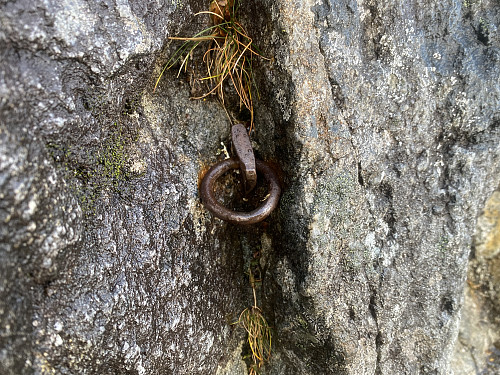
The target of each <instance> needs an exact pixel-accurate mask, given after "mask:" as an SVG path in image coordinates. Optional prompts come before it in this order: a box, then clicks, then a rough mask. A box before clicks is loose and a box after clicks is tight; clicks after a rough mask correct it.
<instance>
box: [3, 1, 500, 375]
mask: <svg viewBox="0 0 500 375" xmlns="http://www.w3.org/2000/svg"><path fill="white" fill-rule="evenodd" d="M206 8H207V4H206V3H205V2H202V1H195V0H189V1H184V0H183V1H165V2H163V1H156V2H143V1H136V0H129V1H107V0H105V1H101V2H91V1H85V0H76V1H51V0H45V1H42V2H39V3H31V2H28V1H25V0H17V1H10V2H7V1H1V2H0V22H1V29H0V51H1V62H0V67H1V68H0V198H1V200H0V222H1V223H2V225H1V227H0V256H1V260H2V261H1V262H0V274H1V283H0V372H1V373H2V374H4V373H5V374H31V373H36V374H51V373H54V374H55V373H57V374H193V375H195V374H216V373H217V374H219V375H222V374H227V375H230V374H231V375H240V374H241V375H242V374H245V372H246V371H247V370H246V365H245V362H244V361H243V360H242V355H244V354H246V353H247V352H248V348H247V347H246V346H245V344H244V335H243V333H242V332H240V330H238V329H237V328H236V327H235V326H234V325H231V324H230V323H231V322H234V321H235V320H236V319H237V316H238V314H239V312H241V311H242V310H243V309H244V308H245V307H247V306H248V305H249V304H250V303H251V302H252V297H251V290H250V289H249V287H248V282H247V277H246V275H245V269H246V267H247V266H248V262H249V259H250V258H251V256H252V254H254V253H257V252H258V253H260V254H261V258H260V262H261V266H262V271H263V280H262V287H261V288H260V289H259V294H260V295H259V300H260V303H261V304H262V307H263V311H264V314H265V315H266V317H267V318H268V320H269V322H270V324H271V325H272V326H273V327H274V345H273V357H272V359H271V361H270V362H269V363H267V364H266V366H265V368H264V373H266V374H298V375H306V374H308V375H309V374H315V375H318V374H335V373H339V374H374V373H375V374H434V373H436V374H446V373H448V372H449V367H450V366H449V363H450V358H451V355H452V352H453V348H454V344H455V340H456V338H457V334H458V324H459V320H460V310H461V306H462V303H463V296H462V294H463V287H464V283H465V277H466V272H467V264H468V257H469V253H470V249H471V246H472V243H473V242H472V237H473V235H474V229H475V226H476V221H477V217H478V216H479V214H480V211H481V209H482V208H483V207H484V203H485V201H486V199H487V198H488V197H490V196H491V194H492V192H493V191H494V190H495V189H496V188H497V187H498V186H499V184H500V177H499V176H500V160H499V157H500V126H499V125H500V84H499V82H498V77H499V75H500V63H499V57H500V50H499V47H500V40H499V37H498V32H497V29H498V27H499V24H500V14H499V8H498V4H496V3H495V2H494V1H493V0H489V1H488V0H482V1H479V0H478V1H458V0H455V1H451V0H450V1H439V2H438V1H423V0H410V1H407V2H404V4H403V3H401V2H399V1H394V0H391V1H385V2H379V1H374V0H373V1H372V0H368V1H358V2H352V1H347V0H341V1H335V2H334V1H331V0H323V1H321V0H320V1H312V0H298V1H288V0H256V1H244V2H242V5H241V8H240V14H241V22H242V23H243V24H245V25H246V26H247V27H248V30H249V32H250V34H251V35H252V36H253V37H254V39H255V43H256V44H257V45H258V46H259V47H260V49H261V50H262V54H263V55H264V56H268V57H272V59H271V62H266V61H264V60H262V61H258V62H257V65H256V67H255V78H256V81H257V85H258V87H259V91H260V100H259V101H258V102H257V103H256V108H255V114H256V132H255V134H254V135H253V138H254V140H255V143H256V150H257V151H256V152H257V155H258V156H259V157H260V158H262V159H264V160H272V161H273V162H274V163H275V164H276V165H279V168H280V169H281V170H282V175H283V183H284V194H283V196H282V198H281V202H280V206H279V208H278V210H277V211H276V212H275V213H273V215H272V216H271V217H270V218H268V219H267V220H266V222H265V223H263V224H261V225H256V226H252V227H243V228H240V227H236V226H233V225H231V224H228V223H224V222H221V221H220V220H218V219H214V218H213V217H212V216H211V215H210V214H209V213H207V212H206V211H205V210H204V209H203V207H202V206H201V204H200V201H199V197H198V180H199V175H200V173H201V172H202V171H204V170H206V168H207V167H208V166H209V165H210V164H212V163H213V162H215V161H216V160H218V158H220V157H221V156H217V154H218V153H220V148H221V144H220V143H221V142H223V143H224V144H225V145H226V146H229V122H228V120H227V117H226V114H225V111H224V110H223V108H222V107H221V106H220V105H219V104H218V103H217V102H216V101H215V100H206V101H192V100H190V99H189V97H190V94H191V92H193V91H194V90H196V87H195V83H193V82H195V81H194V79H195V78H196V76H197V74H198V73H197V69H198V66H197V65H196V64H193V65H190V66H189V69H188V72H187V73H182V74H181V75H180V79H179V78H177V77H176V73H175V72H171V71H167V72H166V75H165V76H164V77H163V79H162V81H161V82H160V85H159V87H158V89H157V90H156V91H155V92H153V87H154V83H155V80H156V78H157V77H158V75H159V72H160V69H161V67H162V65H163V64H164V63H165V61H167V60H168V56H169V55H171V54H172V53H173V51H174V50H175V48H177V47H178V44H175V43H172V42H169V41H168V39H167V38H168V37H169V36H175V35H187V36H189V35H193V34H194V33H196V32H198V31H199V30H201V29H202V28H203V27H206V25H207V20H206V19H205V18H204V17H203V16H196V17H195V16H194V14H195V13H197V12H199V11H202V10H205V9H206ZM195 57H196V56H195ZM228 148H229V147H228ZM229 187H231V186H229ZM229 190H231V189H229Z"/></svg>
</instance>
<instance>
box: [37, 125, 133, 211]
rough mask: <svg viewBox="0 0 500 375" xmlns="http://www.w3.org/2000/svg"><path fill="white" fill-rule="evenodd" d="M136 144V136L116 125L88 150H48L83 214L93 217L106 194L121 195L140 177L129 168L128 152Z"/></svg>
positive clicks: (52, 147) (55, 146)
mask: <svg viewBox="0 0 500 375" xmlns="http://www.w3.org/2000/svg"><path fill="white" fill-rule="evenodd" d="M136 141H137V135H136V134H135V133H133V132H132V133H131V132H128V133H126V132H125V131H124V129H123V127H122V126H121V125H119V124H118V123H114V124H113V125H112V126H111V127H110V128H109V132H108V137H107V138H105V139H104V140H103V141H101V142H100V143H98V144H97V145H95V146H93V147H91V148H89V149H85V148H83V147H82V146H79V145H71V146H66V145H60V144H56V143H49V144H47V150H48V152H49V154H50V155H51V156H52V158H53V160H54V161H55V162H56V165H58V166H59V167H60V168H61V170H62V171H63V173H64V174H65V178H66V181H67V182H68V184H69V186H70V189H71V190H72V191H73V193H74V194H75V196H76V197H77V199H78V201H79V203H80V206H81V208H82V210H83V211H84V212H85V213H87V214H92V213H94V212H95V207H96V202H97V200H98V199H99V198H100V197H101V195H102V193H103V192H114V193H121V192H123V190H124V189H125V188H126V182H127V181H128V180H130V179H131V178H134V177H138V176H136V175H134V173H132V172H131V170H130V168H129V165H130V157H129V152H128V150H129V149H130V146H131V145H132V144H133V143H134V142H136Z"/></svg>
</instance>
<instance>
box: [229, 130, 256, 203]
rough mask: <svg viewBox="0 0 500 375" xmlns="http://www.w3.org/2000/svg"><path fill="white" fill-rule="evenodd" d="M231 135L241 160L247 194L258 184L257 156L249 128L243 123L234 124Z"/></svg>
mask: <svg viewBox="0 0 500 375" xmlns="http://www.w3.org/2000/svg"><path fill="white" fill-rule="evenodd" d="M231 136H232V139H233V146H234V149H235V150H236V155H238V159H239V162H240V169H241V171H242V172H243V186H244V187H245V194H248V193H249V192H251V191H252V190H253V189H254V188H255V185H256V184H257V169H256V167H255V156H254V154H253V149H252V143H251V141H250V137H249V136H248V133H247V129H246V127H245V125H243V124H236V125H233V127H232V128H231Z"/></svg>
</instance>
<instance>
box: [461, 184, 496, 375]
mask: <svg viewBox="0 0 500 375" xmlns="http://www.w3.org/2000/svg"><path fill="white" fill-rule="evenodd" d="M499 225H500V192H499V191H496V192H495V193H493V195H492V196H491V197H490V198H489V199H488V200H487V201H486V204H485V206H484V210H483V212H482V214H481V216H480V217H479V219H478V222H477V228H476V233H475V234H474V242H473V251H472V253H471V257H470V261H469V271H468V273H467V284H466V286H465V299H464V306H463V309H462V319H461V320H460V329H459V333H458V340H457V343H456V345H455V353H454V355H453V360H452V369H453V371H454V373H455V374H464V375H465V374H474V373H480V374H485V375H488V374H492V375H493V374H497V373H498V372H499V371H500V298H499V294H500V243H499V242H498V235H499V233H500V232H499Z"/></svg>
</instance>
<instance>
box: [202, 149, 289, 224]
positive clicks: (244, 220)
mask: <svg viewBox="0 0 500 375" xmlns="http://www.w3.org/2000/svg"><path fill="white" fill-rule="evenodd" d="M255 166H256V170H257V172H258V173H260V174H262V175H263V176H264V179H265V180H266V181H267V182H268V184H269V190H268V195H267V196H266V198H265V200H264V202H263V203H262V204H261V205H260V206H259V207H257V208H256V209H255V210H253V211H250V212H240V211H232V210H229V209H227V208H226V207H224V206H223V205H222V204H221V203H219V201H218V200H217V199H216V197H215V195H214V184H215V181H217V179H218V178H219V177H221V176H222V175H223V174H224V173H226V172H227V171H229V170H231V169H237V168H239V167H240V161H239V160H238V159H237V158H231V159H226V160H223V161H221V162H219V163H217V164H215V165H214V166H213V167H212V168H210V169H209V171H208V172H207V173H206V174H205V176H204V177H203V180H202V182H201V187H200V193H201V199H202V202H203V204H204V205H205V207H206V208H207V209H208V210H209V211H210V212H212V213H213V214H214V215H215V216H216V217H218V218H219V219H222V220H226V221H229V222H231V223H236V224H244V225H248V224H255V223H258V222H259V221H262V220H264V219H265V218H266V217H267V216H269V215H270V214H271V212H272V211H273V210H274V209H275V208H276V206H277V205H278V201H279V197H280V194H281V188H280V185H279V180H278V176H277V175H276V173H275V172H274V171H273V170H272V168H271V167H270V166H269V165H268V164H267V163H265V162H263V161H261V160H255Z"/></svg>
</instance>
